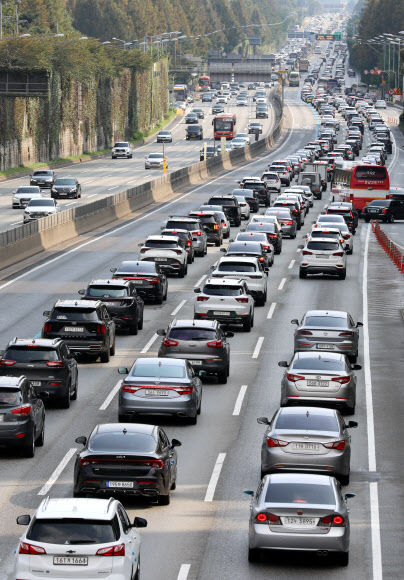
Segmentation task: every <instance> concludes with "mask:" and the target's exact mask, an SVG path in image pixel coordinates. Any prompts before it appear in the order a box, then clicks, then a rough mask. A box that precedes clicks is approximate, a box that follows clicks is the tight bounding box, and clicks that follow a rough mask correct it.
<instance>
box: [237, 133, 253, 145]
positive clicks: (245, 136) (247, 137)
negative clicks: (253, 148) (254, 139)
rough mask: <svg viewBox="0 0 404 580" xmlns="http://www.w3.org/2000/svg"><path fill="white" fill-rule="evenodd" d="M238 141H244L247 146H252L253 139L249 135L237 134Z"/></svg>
mask: <svg viewBox="0 0 404 580" xmlns="http://www.w3.org/2000/svg"><path fill="white" fill-rule="evenodd" d="M237 139H244V140H245V142H246V143H247V145H251V137H250V135H249V134H248V133H237Z"/></svg>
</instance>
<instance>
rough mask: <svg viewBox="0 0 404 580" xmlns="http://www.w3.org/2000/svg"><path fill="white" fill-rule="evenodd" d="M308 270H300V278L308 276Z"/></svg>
mask: <svg viewBox="0 0 404 580" xmlns="http://www.w3.org/2000/svg"><path fill="white" fill-rule="evenodd" d="M306 276H307V272H306V271H305V270H302V269H300V270H299V278H306Z"/></svg>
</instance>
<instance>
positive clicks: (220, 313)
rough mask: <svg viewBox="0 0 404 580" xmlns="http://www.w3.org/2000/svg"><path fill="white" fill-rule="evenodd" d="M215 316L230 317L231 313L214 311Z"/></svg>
mask: <svg viewBox="0 0 404 580" xmlns="http://www.w3.org/2000/svg"><path fill="white" fill-rule="evenodd" d="M213 314H214V315H215V316H230V312H221V311H220V310H214V311H213Z"/></svg>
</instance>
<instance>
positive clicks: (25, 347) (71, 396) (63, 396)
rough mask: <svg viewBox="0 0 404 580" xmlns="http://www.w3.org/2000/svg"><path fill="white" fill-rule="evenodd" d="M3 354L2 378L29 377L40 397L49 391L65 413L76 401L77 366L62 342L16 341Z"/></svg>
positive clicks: (58, 340) (0, 369)
mask: <svg viewBox="0 0 404 580" xmlns="http://www.w3.org/2000/svg"><path fill="white" fill-rule="evenodd" d="M0 354H1V359H0V375H7V376H13V377H19V376H21V375H24V376H26V377H27V378H28V380H29V381H30V383H31V386H32V387H33V389H34V391H35V392H36V394H37V395H38V396H39V395H40V394H41V392H42V391H46V392H47V393H48V395H47V397H51V398H52V399H56V400H57V401H58V402H59V403H60V405H61V406H62V407H63V408H65V409H68V408H69V407H70V401H71V400H76V399H77V393H78V384H79V383H78V369H77V362H76V359H75V358H73V355H72V354H71V352H70V350H69V348H68V346H67V345H66V343H65V342H64V340H63V339H60V338H57V339H51V340H50V339H47V338H28V339H27V338H13V340H10V342H9V343H8V345H7V346H6V348H5V350H4V351H0Z"/></svg>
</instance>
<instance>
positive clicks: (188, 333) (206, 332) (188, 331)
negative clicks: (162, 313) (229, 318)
mask: <svg viewBox="0 0 404 580" xmlns="http://www.w3.org/2000/svg"><path fill="white" fill-rule="evenodd" d="M168 338H175V339H176V340H214V339H215V338H216V331H215V330H213V329H212V328H197V327H195V326H191V327H190V328H172V329H171V330H170V332H169V334H168Z"/></svg>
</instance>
